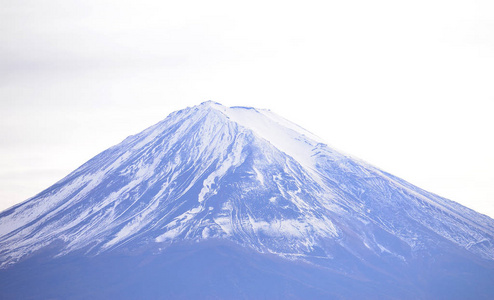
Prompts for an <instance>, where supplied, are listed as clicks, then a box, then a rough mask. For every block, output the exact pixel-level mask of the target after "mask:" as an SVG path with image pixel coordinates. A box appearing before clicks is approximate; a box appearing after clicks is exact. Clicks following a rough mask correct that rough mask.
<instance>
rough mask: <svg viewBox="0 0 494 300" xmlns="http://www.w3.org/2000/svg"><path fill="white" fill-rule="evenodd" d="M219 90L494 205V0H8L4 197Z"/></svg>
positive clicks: (24, 192)
mask: <svg viewBox="0 0 494 300" xmlns="http://www.w3.org/2000/svg"><path fill="white" fill-rule="evenodd" d="M210 99H211V100H214V101H217V102H220V103H222V104H224V105H227V106H232V105H242V106H255V107H260V108H269V109H271V110H273V111H274V112H276V113H278V114H279V115H282V116H284V117H285V118H287V119H289V120H292V121H294V122H295V123H298V124H299V125H301V126H302V127H305V128H306V129H308V130H309V131H312V132H313V133H315V134H317V135H319V136H320V137H322V138H323V139H325V140H326V141H327V142H328V144H329V145H332V146H334V147H336V148H337V149H340V150H343V151H344V152H346V153H350V154H353V155H354V156H357V157H359V158H361V159H364V160H366V161H367V162H369V163H371V164H373V165H375V166H377V167H380V168H381V169H383V170H385V171H388V172H390V173H393V174H395V175H397V176H400V177H402V178H403V179H405V180H407V181H409V182H411V183H413V184H415V185H418V186H419V187H422V188H424V189H426V190H429V191H431V192H434V193H436V194H439V195H441V196H444V197H447V198H449V199H452V200H455V201H457V202H460V203H462V204H464V205H466V206H468V207H470V208H473V209H475V210H477V211H479V212H481V213H484V214H488V215H490V216H491V217H494V172H493V170H494V154H493V153H494V142H493V129H494V117H493V112H494V109H493V104H494V2H493V1H492V0H485V1H484V0H482V1H476V0H460V1H455V0H448V1H437V0H427V1H425V0H424V1H422V0H418V1H396V0H393V1H391V0H390V1H383V0H375V1H296V2H291V1H268V0H263V1H244V2H238V1H142V0H141V1H135V0H134V1H104V0H94V1H92V0H89V1H88V0H84V1H82V0H81V1H75V0H60V1H53V0H47V1H39V0H3V1H1V2H0V209H5V208H7V207H9V206H11V205H13V204H14V203H17V202H20V201H23V200H25V199H27V198H29V197H31V196H34V195H35V194H37V193H38V192H40V191H41V190H43V189H44V188H47V187H48V186H50V185H51V184H53V183H55V182H56V181H58V180H59V179H61V178H62V177H63V176H65V175H67V174H68V173H69V172H70V171H72V170H74V169H75V168H77V167H78V166H79V165H81V164H82V163H84V162H85V161H87V160H88V159H90V158H91V157H93V156H94V155H96V154H98V153H99V152H101V151H103V150H105V149H106V148H108V147H110V146H112V145H114V144H116V143H119V142H120V141H121V140H123V139H124V138H125V137H126V136H128V135H131V134H135V133H137V132H139V131H141V130H143V129H145V128H146V127H148V126H150V125H152V124H154V123H156V122H158V121H160V120H162V119H164V118H165V117H166V116H167V115H168V114H169V113H170V112H172V111H174V110H178V109H182V108H184V107H186V106H192V105H196V104H199V103H201V102H203V101H205V100H210Z"/></svg>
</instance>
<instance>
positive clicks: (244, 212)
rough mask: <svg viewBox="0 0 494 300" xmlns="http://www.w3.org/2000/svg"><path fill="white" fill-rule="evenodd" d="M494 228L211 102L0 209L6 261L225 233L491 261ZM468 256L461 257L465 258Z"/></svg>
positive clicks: (266, 248)
mask: <svg viewBox="0 0 494 300" xmlns="http://www.w3.org/2000/svg"><path fill="white" fill-rule="evenodd" d="M493 233H494V221H493V220H492V219H490V218H488V217H486V216H483V215H480V214H478V213H476V212H474V211H472V210H469V209H467V208H465V207H463V206H461V205H459V204H457V203H454V202H452V201H449V200H446V199H443V198H441V197H438V196H436V195H433V194H431V193H428V192H425V191H423V190H421V189H419V188H417V187H414V186H412V185H410V184H408V183H407V182H405V181H403V180H401V179H398V178H396V177H393V176H392V175H390V174H387V173H385V172H383V171H380V170H378V169H377V168H374V167H372V166H369V165H367V164H365V163H363V162H361V161H358V160H355V159H353V158H351V157H349V156H346V155H343V154H341V153H339V152H337V151H335V150H334V149H332V148H330V147H328V146H327V145H326V144H325V143H324V142H323V141H322V140H321V139H320V138H318V137H317V136H315V135H314V134H312V133H310V132H308V131H307V130H305V129H303V128H301V127H299V126H298V125H295V124H293V123H291V122H289V121H287V120H285V119H283V118H282V117H279V116H278V115H276V114H275V113H273V112H271V111H269V110H262V109H255V108H248V107H225V106H223V105H221V104H219V103H216V102H212V101H207V102H204V103H202V104H200V105H198V106H195V107H191V108H186V109H184V110H181V111H177V112H174V113H172V114H170V115H169V116H168V117H167V118H166V119H164V120H163V121H161V122H159V123H158V124H156V125H153V126H151V127H149V128H148V129H146V130H144V131H143V132H141V133H139V134H137V135H134V136H130V137H128V138H127V139H125V140H124V141H123V142H122V143H120V144H118V145H116V146H113V147H111V148H109V149H108V150H106V151H104V152H102V153H101V154H99V155H97V156H96V157H94V158H93V159H91V160H89V161H88V162H87V163H85V164H84V165H82V166H81V167H79V168H78V169H77V170H75V171H74V172H72V173H71V174H69V175H68V176H67V177H65V178H64V179H62V180H60V181H59V182H58V183H56V184H55V185H53V186H52V187H50V188H48V189H46V190H45V191H43V192H41V193H40V194H38V195H36V196H35V197H33V198H31V199H29V200H27V201H26V202H24V203H21V204H19V205H17V206H15V207H13V208H11V209H9V210H7V211H4V212H2V213H1V214H0V262H1V263H2V266H4V267H5V266H7V265H10V264H13V263H15V262H17V261H19V260H20V259H22V258H24V257H26V256H28V255H29V254H32V253H34V252H35V251H38V250H40V249H43V248H45V247H47V246H49V245H55V244H56V245H58V247H59V248H60V250H59V252H58V254H57V255H62V256H63V255H65V254H69V253H73V252H75V251H83V252H84V253H86V254H87V255H98V254H100V253H105V252H108V251H113V250H122V249H126V251H132V249H137V248H142V247H145V248H152V249H163V248H166V247H167V245H170V244H172V243H175V242H177V241H204V240H211V239H225V240H229V241H232V242H235V243H237V244H239V245H242V246H245V247H248V248H251V249H254V250H255V251H258V252H261V253H273V254H276V255H280V256H284V257H292V258H296V257H299V258H300V257H303V258H305V259H327V260H331V259H332V258H333V257H335V256H337V255H338V253H340V252H341V251H343V250H341V249H344V251H346V252H348V253H351V254H352V255H354V256H355V257H365V256H366V255H374V256H382V255H387V256H389V257H392V258H394V259H397V260H400V261H406V260H407V259H408V258H409V257H410V256H413V255H415V254H416V253H419V252H420V251H431V250H434V249H438V248H440V247H453V248H454V249H460V250H461V251H466V253H470V254H471V255H475V256H479V257H483V258H485V259H490V260H492V259H494V248H493V246H492V245H494V238H493ZM460 250H459V251H460Z"/></svg>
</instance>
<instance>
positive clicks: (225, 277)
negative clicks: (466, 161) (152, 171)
mask: <svg viewBox="0 0 494 300" xmlns="http://www.w3.org/2000/svg"><path fill="white" fill-rule="evenodd" d="M50 251H55V252H56V251H57V250H56V247H55V248H52V249H51V250H45V252H44V253H38V254H37V255H36V256H33V257H31V258H29V259H27V260H25V261H23V262H20V263H18V264H16V265H15V266H14V267H12V268H10V269H9V270H0V296H1V298H2V299H89V298H90V299H490V297H491V296H492V295H494V287H493V286H492V284H491V283H492V280H494V277H493V275H492V272H491V273H489V272H487V271H486V270H485V269H483V268H482V267H481V266H480V265H479V264H475V263H472V262H471V261H468V260H461V259H459V260H458V257H451V256H449V257H447V256H443V257H442V259H440V260H438V261H435V262H433V263H430V262H427V263H426V262H425V260H421V259H415V260H414V261H413V265H407V266H405V265H403V266H401V267H399V268H396V266H395V269H394V270H393V269H390V268H389V267H387V266H386V265H385V264H382V263H377V264H376V263H375V262H374V263H373V264H369V263H368V262H365V261H355V260H352V258H351V256H350V255H349V256H347V259H349V260H348V261H347V267H346V268H345V269H344V270H338V269H337V268H331V267H330V266H331V262H329V263H326V265H327V266H326V267H322V266H320V265H315V264H313V263H309V262H305V261H302V260H286V259H283V258H280V257H278V256H276V255H269V254H260V253H258V252H256V251H253V250H251V249H248V248H244V247H240V246H238V245H237V244H235V243H232V242H228V241H225V240H209V241H204V242H200V243H197V242H187V243H177V244H174V245H171V246H169V247H167V248H166V249H164V250H163V251H162V252H160V253H159V254H157V253H155V254H151V253H149V252H148V250H145V251H143V252H141V253H132V254H129V253H127V254H125V253H119V252H117V253H115V252H113V253H106V254H103V255H98V256H93V257H87V256H82V255H78V254H77V253H72V254H70V255H66V256H63V257H59V258H55V259H52V258H50V257H52V253H49V252H50ZM342 251H344V249H342ZM455 259H456V260H455ZM341 263H345V258H344V256H341V257H340V260H339V262H338V264H341ZM458 273H461V274H462V276H461V277H458V276H457V274H458Z"/></svg>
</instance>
